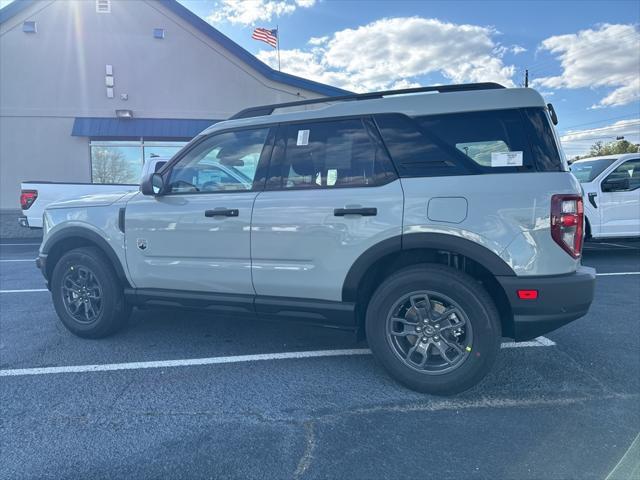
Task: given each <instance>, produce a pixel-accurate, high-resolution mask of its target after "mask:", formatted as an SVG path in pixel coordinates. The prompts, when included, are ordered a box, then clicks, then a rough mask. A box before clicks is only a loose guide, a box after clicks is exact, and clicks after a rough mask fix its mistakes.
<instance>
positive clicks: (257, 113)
mask: <svg viewBox="0 0 640 480" xmlns="http://www.w3.org/2000/svg"><path fill="white" fill-rule="evenodd" d="M498 88H505V87H504V86H503V85H500V84H499V83H493V82H485V83H466V84H460V85H438V86H435V87H418V88H403V89H401V90H386V91H382V92H370V93H354V94H353V95H339V96H336V97H322V98H312V99H310V100H301V101H298V102H288V103H274V104H272V105H261V106H258V107H250V108H245V109H244V110H241V111H239V112H238V113H236V114H235V115H233V116H232V117H230V118H229V120H237V119H239V118H249V117H263V116H267V115H271V114H272V113H273V111H274V110H276V109H278V108H288V107H298V106H302V105H312V104H315V103H332V102H347V101H353V100H371V99H374V98H382V97H388V96H391V95H407V94H410V93H424V92H440V93H447V92H464V91H469V90H494V89H498Z"/></svg>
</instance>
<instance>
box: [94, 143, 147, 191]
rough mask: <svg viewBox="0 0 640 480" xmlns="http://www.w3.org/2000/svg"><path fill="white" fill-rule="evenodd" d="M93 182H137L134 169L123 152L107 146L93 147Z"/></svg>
mask: <svg viewBox="0 0 640 480" xmlns="http://www.w3.org/2000/svg"><path fill="white" fill-rule="evenodd" d="M91 169H92V176H93V183H135V182H136V181H137V176H136V175H137V174H138V172H136V171H134V168H133V167H132V166H131V164H130V163H129V162H127V159H126V158H125V156H124V154H123V153H122V152H119V151H117V150H112V149H110V148H105V147H93V149H92V155H91Z"/></svg>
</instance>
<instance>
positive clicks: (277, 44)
mask: <svg viewBox="0 0 640 480" xmlns="http://www.w3.org/2000/svg"><path fill="white" fill-rule="evenodd" d="M276 32H277V34H276V48H277V49H278V71H280V29H279V28H278V25H276Z"/></svg>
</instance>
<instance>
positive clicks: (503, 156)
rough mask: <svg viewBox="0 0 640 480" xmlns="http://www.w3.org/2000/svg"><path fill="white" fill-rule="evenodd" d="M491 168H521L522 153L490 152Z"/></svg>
mask: <svg viewBox="0 0 640 480" xmlns="http://www.w3.org/2000/svg"><path fill="white" fill-rule="evenodd" d="M491 166H492V167H521V166H522V152H491Z"/></svg>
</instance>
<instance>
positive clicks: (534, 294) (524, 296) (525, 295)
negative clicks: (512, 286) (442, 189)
mask: <svg viewBox="0 0 640 480" xmlns="http://www.w3.org/2000/svg"><path fill="white" fill-rule="evenodd" d="M518 298H519V299H520V300H535V299H536V298H538V290H518Z"/></svg>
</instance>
